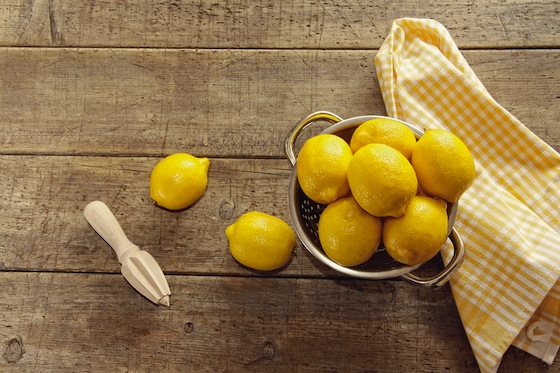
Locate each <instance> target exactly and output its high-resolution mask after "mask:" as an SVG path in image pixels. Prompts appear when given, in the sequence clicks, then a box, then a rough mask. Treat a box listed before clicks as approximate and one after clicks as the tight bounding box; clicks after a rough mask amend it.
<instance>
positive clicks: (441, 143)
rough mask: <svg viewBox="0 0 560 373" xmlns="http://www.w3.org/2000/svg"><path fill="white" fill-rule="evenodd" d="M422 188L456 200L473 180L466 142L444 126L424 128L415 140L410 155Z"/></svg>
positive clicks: (436, 194) (437, 195) (472, 164)
mask: <svg viewBox="0 0 560 373" xmlns="http://www.w3.org/2000/svg"><path fill="white" fill-rule="evenodd" d="M411 162H412V166H413V167H414V170H415V171H416V175H417V177H418V182H419V183H420V187H421V188H422V190H423V191H424V192H425V193H426V194H428V195H430V196H436V197H439V198H443V199H445V200H446V201H447V202H451V203H454V202H457V201H458V200H459V198H460V197H461V195H462V194H463V193H464V192H465V191H466V190H467V189H468V188H469V187H470V186H471V185H472V183H473V182H474V179H475V176H476V171H475V165H474V159H473V156H472V154H471V152H470V151H469V149H468V148H467V146H466V145H465V144H464V143H463V142H462V141H461V139H459V138H458V137H457V136H456V135H454V134H453V133H451V132H450V131H447V130H441V129H432V130H427V131H426V132H425V133H424V135H423V136H422V137H420V139H419V140H418V142H417V143H416V145H415V146H414V149H413V150H412V157H411Z"/></svg>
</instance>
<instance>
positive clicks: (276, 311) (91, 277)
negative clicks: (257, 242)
mask: <svg viewBox="0 0 560 373" xmlns="http://www.w3.org/2000/svg"><path fill="white" fill-rule="evenodd" d="M168 280H169V284H170V287H171V289H172V298H171V307H170V308H165V307H158V306H155V305H153V304H151V303H150V302H149V301H147V300H145V299H144V298H142V297H141V296H140V295H138V294H137V293H136V292H135V291H134V290H133V289H132V288H131V287H130V286H129V285H128V284H127V283H126V282H125V281H124V279H122V278H121V277H120V275H106V274H105V275H100V274H58V273H3V272H2V273H0V289H1V293H0V294H2V296H0V308H1V309H2V310H3V312H2V316H1V319H2V322H1V323H0V335H1V337H2V340H1V341H0V342H1V343H2V345H3V346H7V347H6V349H8V348H9V351H10V354H6V353H4V355H3V358H0V370H1V371H2V372H5V373H7V372H21V371H25V372H45V371H73V372H83V371H108V372H120V371H134V372H150V371H151V372H179V371H214V372H217V371H228V372H240V371H267V372H288V371H290V372H294V371H306V372H325V371H344V372H350V371H372V370H373V371H377V369H379V370H382V371H384V372H403V371H415V372H433V371H444V370H450V371H453V372H472V371H473V369H475V367H476V363H475V361H474V357H473V355H472V353H471V350H470V348H469V345H468V342H467V339H466V337H465V335H464V332H463V331H462V326H461V322H460V319H459V316H458V314H457V311H456V309H455V305H454V303H453V299H452V297H451V293H450V291H449V290H447V291H443V292H442V291H429V290H427V289H418V288H416V287H414V286H412V285H409V284H406V283H404V282H383V281H369V282H368V281H359V280H353V281H340V282H337V281H332V280H305V279H294V278H288V279H278V278H268V279H259V278H245V277H214V276H202V277H198V276H169V278H168ZM311 346H313V348H309V347H311ZM529 363H530V362H529Z"/></svg>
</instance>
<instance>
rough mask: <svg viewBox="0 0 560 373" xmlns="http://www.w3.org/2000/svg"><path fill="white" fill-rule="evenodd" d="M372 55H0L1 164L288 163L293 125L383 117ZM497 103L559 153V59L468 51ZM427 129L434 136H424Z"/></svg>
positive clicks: (12, 51)
mask: <svg viewBox="0 0 560 373" xmlns="http://www.w3.org/2000/svg"><path fill="white" fill-rule="evenodd" d="M374 55H375V52H374V51H319V50H311V51H309V50H301V51H291V50H290V51H288V50H280V51H255V50H243V51H228V50H165V51H161V50H129V49H117V50H113V49H87V50H81V49H42V48H39V49H18V48H7V49H3V50H0V79H1V81H2V84H3V86H4V87H6V89H3V90H2V91H0V95H1V97H0V98H1V99H2V102H3V103H4V105H3V106H2V108H1V110H0V145H1V150H0V151H1V152H2V153H4V154H73V155H91V154H96V155H119V156H123V155H142V156H160V155H167V154H170V153H175V152H179V151H187V152H189V153H191V154H196V155H204V156H209V157H259V158H260V157H276V158H282V157H283V156H284V151H283V144H284V140H285V139H286V138H287V136H288V134H289V132H290V131H291V129H292V127H293V126H294V125H295V123H296V122H297V121H299V120H300V119H301V118H303V117H304V116H306V115H308V114H310V113H311V112H314V111H317V110H329V111H332V112H335V113H337V114H339V115H341V116H342V117H351V116H357V115H364V114H385V109H384V106H383V101H382V98H381V94H380V92H379V87H378V83H377V80H376V76H375V67H374V63H373V57H374ZM465 56H466V58H467V60H468V61H469V63H470V64H471V65H472V67H473V69H474V71H475V73H477V75H478V76H479V78H480V79H481V81H482V82H483V83H485V84H486V85H487V89H488V90H489V91H490V93H491V94H492V95H493V96H494V97H495V99H496V100H497V101H498V103H500V104H501V105H502V106H504V107H505V108H506V109H508V110H510V111H511V112H512V113H513V114H514V115H515V116H517V117H518V118H519V119H520V120H521V121H522V122H523V123H525V124H526V125H527V126H528V127H529V128H531V129H532V130H533V131H535V133H537V135H539V136H541V137H542V138H543V139H544V140H545V141H547V142H548V143H549V144H550V145H551V146H552V147H554V148H555V149H560V127H559V126H557V125H556V123H558V122H560V112H558V110H550V108H552V107H556V106H558V105H559V104H560V98H559V97H560V96H559V95H558V92H559V91H560V74H559V73H558V68H557V66H558V65H559V64H560V51H558V50H547V51H542V50H520V51H518V50H514V51H467V52H465ZM422 126H423V127H428V126H429V125H427V124H426V125H425V126H424V125H422Z"/></svg>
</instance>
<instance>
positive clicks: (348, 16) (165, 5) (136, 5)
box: [0, 0, 560, 49]
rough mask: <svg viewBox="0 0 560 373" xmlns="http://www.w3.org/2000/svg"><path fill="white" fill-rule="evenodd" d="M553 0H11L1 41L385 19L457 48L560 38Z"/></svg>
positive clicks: (341, 26)
mask: <svg viewBox="0 0 560 373" xmlns="http://www.w3.org/2000/svg"><path fill="white" fill-rule="evenodd" d="M558 15H559V5H558V2H557V1H554V0H547V1H539V2H533V1H527V0H507V1H486V0H475V1H465V0H461V1H445V2H441V1H434V0H428V1H423V2H418V1H416V0H406V1H399V2H382V3H379V2H363V1H359V0H346V1H342V2H341V1H320V2H314V1H312V2H305V1H293V0H289V1H282V3H281V4H278V3H276V2H274V1H273V0H268V1H260V2H251V1H236V2H235V4H232V3H231V2H216V1H212V0H201V1H196V2H191V1H189V2H181V1H168V0H157V1H153V0H140V1H134V2H128V1H122V2H115V1H111V0H101V1H95V2H89V1H72V2H67V1H63V0H54V1H52V0H50V1H48V0H35V1H23V0H9V1H4V2H3V5H2V6H0V19H2V23H1V24H0V27H1V30H2V32H0V45H3V46H30V45H32V46H76V47H98V46H102V47H155V48H169V47H171V48H306V49H315V48H319V49H331V48H335V49H359V48H362V49H364V48H365V49H370V48H378V47H379V45H380V44H381V43H382V41H383V40H384V38H385V37H386V36H387V34H388V32H389V28H390V25H391V21H392V20H393V19H397V18H401V17H416V18H434V19H437V20H439V21H440V22H442V23H443V24H444V25H445V26H446V27H447V28H448V29H449V30H450V32H451V35H452V36H453V37H454V38H455V39H456V40H457V43H458V44H459V46H460V47H462V48H495V47H498V48H509V47H515V48H518V47H558V46H559V40H560V38H559V37H558V36H559V34H558V27H557V26H558Z"/></svg>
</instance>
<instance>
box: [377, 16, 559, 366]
mask: <svg viewBox="0 0 560 373" xmlns="http://www.w3.org/2000/svg"><path fill="white" fill-rule="evenodd" d="M375 63H376V69H377V75H378V78H379V84H380V87H381V92H382V94H383V99H384V101H385V106H386V108H387V113H388V115H390V116H393V117H397V118H400V119H402V120H405V121H407V122H410V123H413V124H416V125H417V126H419V127H422V128H446V129H449V130H451V131H452V132H453V133H455V134H456V135H458V136H459V137H460V138H461V139H462V140H463V141H464V142H465V144H466V145H467V146H468V147H469V149H470V150H471V152H472V153H473V156H474V158H475V161H476V166H477V178H476V180H475V182H474V184H473V186H472V187H471V188H470V189H469V190H468V191H467V192H466V193H465V194H464V195H463V197H462V198H461V201H460V207H459V214H458V217H457V220H456V222H455V227H456V228H457V230H458V231H459V233H460V235H461V236H462V238H463V240H464V242H465V247H466V250H467V253H466V258H465V261H464V263H463V265H462V266H461V267H460V268H459V270H458V271H457V272H456V273H455V274H454V275H453V277H452V279H451V288H452V291H453V296H454V298H455V301H456V304H457V309H458V310H459V314H460V315H461V319H462V321H463V325H464V327H465V331H466V334H467V336H468V338H469V341H470V344H471V346H472V349H473V352H474V355H475V356H476V359H477V361H478V364H479V367H480V369H481V371H483V372H495V371H497V369H498V366H499V364H500V361H501V359H502V357H503V354H504V353H505V352H506V350H507V349H508V348H509V346H510V345H512V344H513V345H515V346H517V347H519V348H521V349H523V350H525V351H527V352H529V353H531V354H533V355H535V356H537V357H539V358H540V359H542V360H543V361H545V362H547V363H548V364H552V362H553V360H554V357H555V356H556V353H557V351H558V345H560V281H559V276H560V266H559V265H558V263H559V258H560V214H559V213H558V206H559V205H560V155H559V154H558V153H557V152H556V151H554V149H552V148H551V147H550V146H548V145H547V144H546V143H545V142H543V141H542V140H540V139H539V138H538V137H537V136H535V135H534V134H533V133H532V132H531V131H530V130H529V129H528V128H526V127H525V126H524V125H523V124H522V123H520V122H519V121H518V120H517V119H516V118H515V117H513V116H512V115H511V114H510V113H509V112H507V111H506V110H505V109H504V108H503V107H501V106H500V105H499V104H498V103H496V101H494V99H493V98H492V97H491V96H490V94H489V93H488V91H486V89H485V88H484V86H483V85H482V83H481V82H480V81H479V80H478V78H477V77H476V75H475V74H474V72H473V71H472V70H471V68H470V67H469V65H468V64H467V62H466V60H465V59H464V58H463V56H462V55H461V53H460V51H459V49H458V48H457V46H456V45H455V43H454V42H453V40H452V38H451V36H450V35H449V33H448V31H447V30H446V29H445V28H444V27H443V26H442V25H441V24H439V23H438V22H436V21H434V20H427V19H398V20H396V21H395V22H394V23H393V26H392V29H391V32H390V34H389V36H388V37H387V39H386V40H385V42H384V43H383V45H382V46H381V48H380V50H379V52H378V54H377V55H376V57H375ZM444 257H447V258H448V257H449V252H446V251H444Z"/></svg>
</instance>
